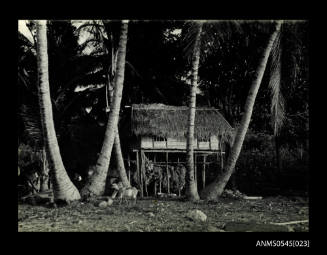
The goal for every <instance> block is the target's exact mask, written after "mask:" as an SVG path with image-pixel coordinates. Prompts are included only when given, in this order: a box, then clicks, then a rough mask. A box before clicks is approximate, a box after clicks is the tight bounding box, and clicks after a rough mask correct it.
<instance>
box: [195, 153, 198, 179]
mask: <svg viewBox="0 0 327 255" xmlns="http://www.w3.org/2000/svg"><path fill="white" fill-rule="evenodd" d="M194 181H195V184H196V185H197V184H198V178H197V166H196V153H194Z"/></svg>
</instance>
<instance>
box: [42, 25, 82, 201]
mask: <svg viewBox="0 0 327 255" xmlns="http://www.w3.org/2000/svg"><path fill="white" fill-rule="evenodd" d="M46 24H47V23H46V21H44V20H40V21H38V22H37V66H38V77H39V86H38V95H39V105H40V115H41V125H42V132H43V141H44V144H45V149H46V152H47V159H48V162H49V167H50V169H51V170H50V171H51V173H52V174H51V176H52V184H53V193H54V200H55V201H59V200H61V201H66V202H70V201H73V200H79V199H80V198H81V197H80V194H79V192H78V190H77V188H76V187H75V186H74V184H73V183H72V182H71V180H70V179H69V177H68V175H67V172H66V170H65V167H64V165H63V162H62V159H61V155H60V151H59V145H58V141H57V137H56V131H55V127H54V123H53V115H52V103H51V98H50V87H49V73H48V70H49V68H48V52H47V50H48V47H47V28H46Z"/></svg>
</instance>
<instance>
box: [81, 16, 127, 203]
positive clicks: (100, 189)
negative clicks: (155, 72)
mask: <svg viewBox="0 0 327 255" xmlns="http://www.w3.org/2000/svg"><path fill="white" fill-rule="evenodd" d="M127 32H128V22H127V21H123V22H122V26H121V34H120V39H119V47H118V60H117V72H116V75H115V82H114V84H115V89H114V95H113V102H112V109H111V111H110V113H109V119H108V124H107V128H106V132H105V137H104V141H103V145H102V149H101V152H100V156H99V158H98V161H97V164H96V170H95V172H94V174H93V175H92V176H91V178H90V179H89V180H88V181H87V183H86V185H85V186H84V187H83V189H82V190H81V195H82V196H83V197H89V196H94V195H102V194H103V193H104V190H105V184H106V183H105V182H106V177H107V173H108V168H109V164H110V158H111V152H112V148H113V145H114V140H115V136H116V129H117V124H118V118H119V110H120V103H121V98H122V92H123V84H124V72H125V57H126V44H127Z"/></svg>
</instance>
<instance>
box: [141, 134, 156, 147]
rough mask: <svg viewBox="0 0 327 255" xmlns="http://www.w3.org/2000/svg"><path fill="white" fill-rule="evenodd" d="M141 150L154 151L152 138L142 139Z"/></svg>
mask: <svg viewBox="0 0 327 255" xmlns="http://www.w3.org/2000/svg"><path fill="white" fill-rule="evenodd" d="M141 148H144V149H152V148H153V142H152V138H151V137H142V138H141Z"/></svg>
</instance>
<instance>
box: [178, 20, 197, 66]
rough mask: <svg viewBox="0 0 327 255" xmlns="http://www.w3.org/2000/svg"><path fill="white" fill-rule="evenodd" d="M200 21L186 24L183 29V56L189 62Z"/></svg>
mask: <svg viewBox="0 0 327 255" xmlns="http://www.w3.org/2000/svg"><path fill="white" fill-rule="evenodd" d="M199 22H200V21H191V22H186V23H185V25H184V29H185V30H186V32H185V36H184V37H183V38H182V45H183V55H184V57H185V58H187V59H188V61H190V60H191V59H192V56H193V50H194V44H195V42H196V35H197V33H198V29H199Z"/></svg>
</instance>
